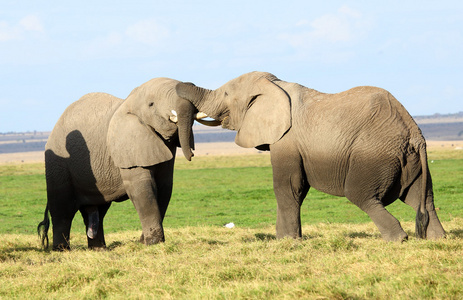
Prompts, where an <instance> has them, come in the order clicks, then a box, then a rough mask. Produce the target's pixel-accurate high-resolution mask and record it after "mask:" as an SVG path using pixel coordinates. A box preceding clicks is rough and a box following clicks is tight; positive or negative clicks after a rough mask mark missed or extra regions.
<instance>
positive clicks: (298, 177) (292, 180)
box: [270, 145, 310, 238]
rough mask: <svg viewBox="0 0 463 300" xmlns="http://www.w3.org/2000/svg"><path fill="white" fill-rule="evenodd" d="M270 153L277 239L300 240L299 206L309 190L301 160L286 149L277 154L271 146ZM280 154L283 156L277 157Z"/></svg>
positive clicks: (296, 154) (297, 155)
mask: <svg viewBox="0 0 463 300" xmlns="http://www.w3.org/2000/svg"><path fill="white" fill-rule="evenodd" d="M270 151H271V161H272V168H273V190H274V193H275V197H276V199H277V223H276V235H277V238H284V237H292V238H301V237H302V229H301V205H302V202H303V201H304V198H305V197H306V195H307V192H308V191H309V188H310V186H309V184H308V182H307V179H306V176H305V172H304V169H303V165H302V160H301V158H300V155H299V153H291V152H292V151H291V149H288V148H286V149H285V151H283V152H277V151H276V150H275V146H274V145H272V146H271V147H270ZM281 153H284V155H279V154H281ZM291 154H292V155H291Z"/></svg>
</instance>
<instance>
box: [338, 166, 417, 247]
mask: <svg viewBox="0 0 463 300" xmlns="http://www.w3.org/2000/svg"><path fill="white" fill-rule="evenodd" d="M399 175H400V163H399V162H398V161H397V160H394V159H389V160H388V159H387V158H382V159H378V160H372V161H369V162H365V161H357V163H355V160H353V161H352V162H351V164H350V167H349V173H348V175H347V177H346V181H345V186H344V193H345V196H346V197H347V199H349V200H350V201H351V202H352V203H354V204H355V205H357V206H358V207H359V208H360V209H362V210H363V211H364V212H366V213H367V214H368V216H369V217H370V218H371V219H372V221H373V222H374V223H375V225H376V227H378V229H379V231H380V232H381V236H382V237H383V239H384V240H386V241H404V240H407V239H408V235H407V233H406V232H405V231H404V230H403V229H402V226H401V225H400V223H399V221H398V220H397V219H396V218H395V217H394V216H393V215H391V214H390V213H389V212H388V211H387V210H386V208H385V206H386V205H389V204H391V203H392V202H394V201H395V200H396V199H397V198H398V197H399V193H400V189H399V187H400V186H399V185H398V181H399V180H400V178H399Z"/></svg>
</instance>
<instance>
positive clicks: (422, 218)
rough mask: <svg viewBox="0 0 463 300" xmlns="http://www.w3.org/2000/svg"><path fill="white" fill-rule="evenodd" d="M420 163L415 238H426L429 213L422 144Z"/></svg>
mask: <svg viewBox="0 0 463 300" xmlns="http://www.w3.org/2000/svg"><path fill="white" fill-rule="evenodd" d="M418 149H419V150H418V151H419V154H420V161H421V177H422V179H421V180H422V181H421V199H420V203H419V204H418V209H417V210H416V225H415V226H416V228H415V234H416V237H417V238H421V239H425V238H426V229H427V228H428V224H429V213H428V211H427V209H426V198H427V192H428V156H427V154H426V143H422V144H421V145H420V146H419V148H418Z"/></svg>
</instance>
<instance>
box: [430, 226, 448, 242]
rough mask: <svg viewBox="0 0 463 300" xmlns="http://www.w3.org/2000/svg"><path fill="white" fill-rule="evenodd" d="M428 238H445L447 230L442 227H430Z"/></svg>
mask: <svg viewBox="0 0 463 300" xmlns="http://www.w3.org/2000/svg"><path fill="white" fill-rule="evenodd" d="M426 238H427V239H428V240H439V239H444V238H445V231H444V229H443V228H442V229H441V228H438V229H437V230H436V229H429V228H428V231H427V232H426Z"/></svg>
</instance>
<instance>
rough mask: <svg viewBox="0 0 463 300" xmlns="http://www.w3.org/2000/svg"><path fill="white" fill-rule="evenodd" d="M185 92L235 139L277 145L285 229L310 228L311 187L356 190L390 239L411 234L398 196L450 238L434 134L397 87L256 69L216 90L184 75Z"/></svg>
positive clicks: (422, 229) (436, 233) (422, 228)
mask: <svg viewBox="0 0 463 300" xmlns="http://www.w3.org/2000/svg"><path fill="white" fill-rule="evenodd" d="M177 93H178V94H179V96H181V97H182V98H185V99H187V100H189V101H191V102H192V103H193V104H194V105H195V106H196V107H197V108H198V109H199V110H200V111H202V112H205V113H206V114H208V116H209V117H211V118H214V119H216V120H218V121H219V122H220V123H221V124H222V126H223V127H224V128H228V129H231V130H236V131H237V135H236V140H235V142H236V144H238V145H240V146H242V147H247V148H250V147H256V148H258V149H261V150H270V154H271V163H272V168H273V185H274V192H275V196H276V199H277V203H278V209H277V223H276V232H277V237H278V238H282V237H286V236H290V237H294V238H299V237H301V234H302V233H301V219H300V207H301V204H302V201H303V200H304V198H305V197H306V195H307V192H308V191H309V188H310V187H313V188H315V189H317V190H319V191H322V192H325V193H328V194H331V195H336V196H345V197H347V198H348V199H349V200H350V201H351V202H352V203H354V204H356V205H357V206H358V207H359V208H361V209H362V210H363V211H365V212H366V213H367V214H368V215H369V216H370V218H371V219H372V220H373V222H374V223H375V224H376V226H377V227H378V229H379V230H380V232H381V234H382V237H383V238H384V239H385V240H388V241H403V240H405V239H407V238H408V236H407V233H405V231H404V230H403V229H402V227H401V226H400V223H399V221H398V220H397V219H396V218H394V217H393V216H392V215H391V214H390V213H389V212H388V211H387V210H386V209H385V208H384V207H385V206H387V205H389V204H391V203H392V202H394V201H395V200H396V199H397V198H399V199H401V200H402V201H404V202H405V203H406V204H408V205H410V206H412V207H413V208H414V209H415V210H416V211H417V220H416V221H417V236H419V237H421V238H426V237H427V238H431V239H436V238H441V237H444V235H445V232H444V229H443V228H442V225H441V223H440V221H439V219H438V217H437V214H436V211H435V209H434V201H433V190H432V182H431V176H430V174H429V170H428V165H427V158H426V143H425V140H424V138H423V136H422V134H421V131H420V129H419V128H418V126H417V125H416V123H415V122H414V121H413V119H412V118H411V116H410V115H409V114H408V112H407V111H406V110H405V108H404V107H403V106H402V105H401V104H400V103H399V102H398V101H397V100H396V99H395V98H394V97H393V96H392V95H391V94H390V93H389V92H387V91H385V90H383V89H380V88H376V87H368V86H365V87H356V88H353V89H350V90H348V91H345V92H342V93H338V94H325V93H320V92H318V91H316V90H313V89H309V88H306V87H304V86H301V85H299V84H296V83H289V82H285V81H281V80H279V79H277V78H276V77H275V76H273V75H272V74H269V73H263V72H252V73H248V74H244V75H242V76H240V77H238V78H235V79H233V80H231V81H229V82H228V83H226V84H224V85H223V86H222V87H220V88H218V89H217V90H206V89H202V88H199V87H193V86H189V85H186V84H182V83H179V85H178V86H177Z"/></svg>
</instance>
